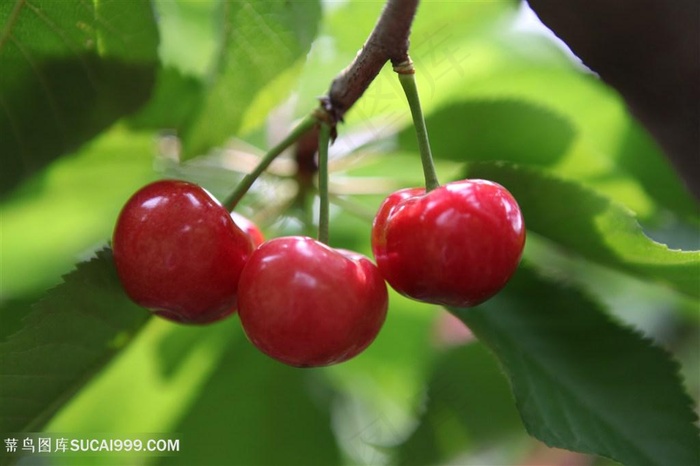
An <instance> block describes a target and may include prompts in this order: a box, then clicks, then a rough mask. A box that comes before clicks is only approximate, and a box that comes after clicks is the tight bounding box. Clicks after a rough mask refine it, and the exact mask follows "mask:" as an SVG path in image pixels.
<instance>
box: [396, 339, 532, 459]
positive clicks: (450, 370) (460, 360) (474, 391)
mask: <svg viewBox="0 0 700 466" xmlns="http://www.w3.org/2000/svg"><path fill="white" fill-rule="evenodd" d="M518 431H522V424H521V423H520V419H519V418H518V412H517V411H516V409H515V407H514V406H513V399H512V396H511V394H510V387H509V386H508V382H507V380H506V379H505V377H504V376H503V373H502V372H501V371H500V370H499V368H498V364H497V362H496V361H495V360H494V358H493V355H491V354H489V352H488V351H486V350H485V348H484V347H483V345H478V344H470V345H467V346H462V347H460V348H457V349H454V350H452V351H450V352H449V353H447V354H445V355H443V357H442V358H441V359H440V360H439V361H438V363H437V367H436V368H435V372H434V374H433V376H432V377H431V379H430V385H429V388H428V404H427V408H426V412H425V414H424V415H423V416H422V418H421V423H420V425H419V426H418V428H417V429H416V430H415V431H414V432H413V434H412V435H411V436H410V437H409V438H408V440H406V442H405V443H403V444H402V445H401V446H400V448H399V450H398V464H401V465H433V464H443V463H445V462H446V461H449V460H450V459H451V458H453V456H454V455H456V454H459V453H462V452H463V451H465V450H467V449H469V448H474V449H482V448H488V447H489V446H492V445H493V443H494V442H497V441H503V440H504V438H505V437H507V436H508V435H509V434H513V433H514V432H515V433H517V432H518Z"/></svg>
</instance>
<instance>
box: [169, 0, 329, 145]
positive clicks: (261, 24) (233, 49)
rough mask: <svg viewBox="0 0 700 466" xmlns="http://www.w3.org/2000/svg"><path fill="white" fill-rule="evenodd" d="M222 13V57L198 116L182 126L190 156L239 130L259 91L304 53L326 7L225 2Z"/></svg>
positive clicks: (269, 2) (310, 2) (294, 3)
mask: <svg viewBox="0 0 700 466" xmlns="http://www.w3.org/2000/svg"><path fill="white" fill-rule="evenodd" d="M217 13H218V16H217V17H218V18H219V20H220V22H221V29H222V37H223V39H222V43H221V48H220V50H219V57H220V59H219V62H218V63H217V69H216V71H215V73H214V76H213V77H212V81H213V84H212V85H211V87H210V88H209V89H207V91H206V95H205V96H204V99H203V102H202V107H201V110H200V112H199V114H198V115H197V118H196V120H194V121H193V122H192V124H191V125H190V126H188V127H187V128H185V129H184V130H183V134H182V139H183V156H184V157H185V158H190V157H193V156H195V155H201V154H202V153H203V152H205V151H207V150H208V149H209V148H211V147H212V146H214V145H217V144H221V143H223V142H224V141H225V140H226V138H227V137H230V136H232V135H233V134H235V132H236V131H237V130H238V129H239V128H240V126H241V123H242V122H243V117H244V112H245V110H246V108H247V107H248V106H249V105H250V104H251V103H252V102H253V101H254V99H255V96H256V94H257V93H258V92H260V91H261V90H262V89H263V88H264V87H265V86H266V85H267V84H269V83H270V82H272V81H273V80H274V79H275V78H276V77H277V76H278V75H280V74H281V73H282V72H283V71H284V70H285V69H287V68H288V67H290V66H292V65H293V64H294V63H295V62H296V61H298V60H300V59H303V58H304V57H305V55H306V53H307V52H308V50H309V47H310V46H311V42H312V41H313V39H314V37H315V36H316V30H317V27H318V21H319V19H320V16H321V9H320V5H319V2H318V1H308V2H286V1H280V0H276V1H253V0H250V1H233V0H226V1H224V2H223V3H222V5H221V10H220V11H219V12H217ZM280 97H283V96H280Z"/></svg>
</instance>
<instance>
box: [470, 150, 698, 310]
mask: <svg viewBox="0 0 700 466" xmlns="http://www.w3.org/2000/svg"><path fill="white" fill-rule="evenodd" d="M468 174H469V176H470V177H471V178H484V179H489V180H493V181H496V182H498V183H500V184H502V185H503V186H505V187H506V188H508V190H509V191H510V192H511V193H512V194H513V195H514V196H515V198H516V199H517V200H518V204H519V205H520V207H521V209H522V212H523V216H524V218H525V224H526V226H527V228H528V230H531V231H534V232H536V233H538V234H540V235H543V236H545V237H547V238H549V239H551V240H553V241H555V242H557V243H559V244H561V245H562V246H565V247H567V248H569V249H571V250H573V251H575V252H577V253H579V254H580V255H582V256H584V257H586V258H588V259H590V260H593V261H596V262H599V263H601V264H604V265H607V266H610V267H614V268H617V269H620V270H623V271H626V272H631V273H634V274H637V275H640V276H642V277H646V278H650V279H655V280H659V281H661V282H663V283H666V284H667V285H669V286H671V287H673V288H675V289H677V290H679V291H681V292H683V293H685V294H687V295H689V296H692V297H694V298H698V297H700V286H698V283H700V252H698V251H680V250H672V249H669V248H668V247H667V246H665V245H663V244H660V243H657V242H655V241H653V240H652V239H650V238H649V237H648V236H646V235H645V234H644V231H643V230H642V228H641V227H640V226H639V223H637V221H636V219H635V217H634V214H633V213H632V212H631V211H629V210H628V209H626V208H625V207H624V206H622V205H620V204H618V203H616V202H613V201H611V200H609V199H607V198H605V197H603V196H601V195H599V194H596V193H594V192H593V191H591V190H590V189H587V188H585V187H583V186H581V185H580V184H578V183H576V182H574V181H571V180H564V179H561V178H557V177H556V176H554V175H552V174H551V173H547V172H544V171H542V170H538V169H535V168H526V167H520V166H515V165H511V164H503V163H475V164H470V165H469V170H468Z"/></svg>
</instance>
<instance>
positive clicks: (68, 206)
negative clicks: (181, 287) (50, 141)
mask: <svg viewBox="0 0 700 466" xmlns="http://www.w3.org/2000/svg"><path fill="white" fill-rule="evenodd" d="M154 153H155V145H154V140H153V135H152V134H150V133H146V132H139V133H136V132H132V131H125V130H124V128H123V127H121V126H118V125H117V126H115V127H113V128H111V129H110V130H109V131H106V132H104V133H102V134H101V135H100V136H99V137H98V138H95V139H93V140H92V141H90V142H89V143H87V144H85V145H84V146H83V147H81V149H80V150H79V151H77V152H75V153H73V154H71V156H70V157H63V158H61V159H60V160H57V161H56V162H54V163H52V164H51V166H50V167H47V169H46V170H44V171H42V172H40V173H36V174H34V175H33V176H31V177H30V178H29V179H28V180H26V181H25V182H24V183H23V184H22V186H20V187H19V188H18V189H16V190H15V191H14V192H13V194H12V196H11V197H9V198H7V199H6V200H5V201H3V202H2V203H0V218H2V241H0V251H1V252H0V254H1V255H2V260H0V275H1V276H2V285H0V300H3V299H8V298H10V297H13V296H24V295H27V294H30V295H36V294H37V293H41V292H43V291H45V290H46V289H47V288H49V287H50V286H53V285H55V284H58V283H60V278H61V275H63V274H65V273H67V272H69V271H70V270H71V269H72V267H73V264H75V262H76V261H79V260H81V259H85V258H87V255H88V254H89V253H91V252H92V251H94V250H95V249H96V248H98V247H101V246H102V245H103V244H104V243H105V241H106V240H107V239H108V238H110V237H111V235H112V230H113V228H114V222H115V221H116V219H117V215H118V214H119V211H120V209H121V208H122V206H123V205H124V203H125V202H126V200H127V199H128V198H129V196H131V195H132V194H133V193H134V191H136V190H137V189H138V188H140V187H141V186H143V185H144V184H146V183H148V182H150V181H153V180H154V179H155V178H156V174H155V173H154V172H153V169H152V167H153V160H154V157H153V156H154ZM28 257H31V258H32V259H31V260H27V258H28Z"/></svg>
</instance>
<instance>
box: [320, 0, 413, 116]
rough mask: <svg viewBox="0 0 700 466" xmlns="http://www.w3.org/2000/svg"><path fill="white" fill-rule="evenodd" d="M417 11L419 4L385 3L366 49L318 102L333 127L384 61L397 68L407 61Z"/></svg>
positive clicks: (399, 0)
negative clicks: (327, 114) (326, 113)
mask: <svg viewBox="0 0 700 466" xmlns="http://www.w3.org/2000/svg"><path fill="white" fill-rule="evenodd" d="M417 8H418V0H388V1H387V3H386V5H385V6H384V10H383V11H382V14H381V15H380V17H379V20H378V21H377V24H376V25H375V26H374V29H373V30H372V32H371V33H370V35H369V37H368V38H367V41H366V42H365V45H364V46H363V47H362V49H361V50H360V52H359V53H358V54H357V56H356V57H355V59H354V60H353V62H352V63H351V64H350V65H349V66H348V67H347V68H345V69H344V70H343V71H342V72H341V73H340V74H339V75H338V76H337V77H336V78H335V79H334V80H333V82H332V83H331V87H330V90H329V91H328V95H327V96H326V97H324V98H322V99H321V104H322V106H323V108H324V109H325V110H326V111H327V112H328V113H329V114H330V116H331V118H332V119H333V121H332V124H333V125H335V124H336V123H338V122H340V121H342V120H343V116H344V115H345V113H346V112H347V111H348V110H350V107H352V106H353V104H354V103H355V102H356V101H357V100H358V99H359V98H360V97H361V96H362V94H363V93H364V92H365V90H366V89H367V88H368V87H369V85H370V83H371V82H372V81H373V80H374V78H376V77H377V75H378V74H379V71H380V70H381V69H382V67H383V66H384V65H385V64H386V62H387V61H391V63H392V64H393V65H394V66H396V65H398V64H400V63H402V62H405V61H406V60H408V46H409V36H410V34H411V25H412V24H413V18H414V16H415V14H416V9H417Z"/></svg>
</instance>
